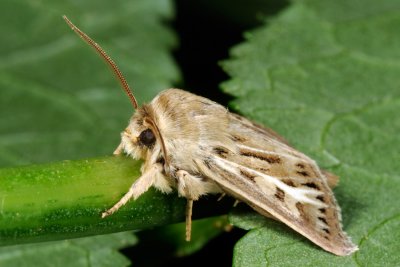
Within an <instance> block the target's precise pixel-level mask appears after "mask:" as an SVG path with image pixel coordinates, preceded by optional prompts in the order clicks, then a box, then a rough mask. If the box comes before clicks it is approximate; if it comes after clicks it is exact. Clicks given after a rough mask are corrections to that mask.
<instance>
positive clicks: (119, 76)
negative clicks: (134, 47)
mask: <svg viewBox="0 0 400 267" xmlns="http://www.w3.org/2000/svg"><path fill="white" fill-rule="evenodd" d="M63 19H64V20H65V22H66V23H67V24H68V25H69V27H71V29H72V30H73V31H74V32H76V33H77V34H78V35H79V36H80V37H81V38H82V39H83V40H84V41H85V42H86V43H87V44H88V45H90V46H91V47H93V48H94V49H95V50H96V51H97V53H98V54H99V55H100V56H101V57H102V58H103V59H104V60H105V61H106V62H107V64H108V65H109V66H110V67H111V69H112V71H113V72H114V74H115V76H117V79H118V80H119V82H120V83H121V85H122V88H123V89H124V91H125V92H126V94H127V95H128V97H129V99H130V100H131V103H132V105H133V107H134V108H135V109H137V108H138V104H137V101H136V98H135V96H134V95H133V93H132V91H131V89H130V87H129V85H128V83H127V81H126V79H125V77H124V75H122V72H121V71H120V70H119V68H118V66H117V64H115V62H114V60H112V59H111V58H110V56H109V55H107V53H106V52H105V51H104V50H103V48H101V46H100V45H98V44H97V43H96V42H95V41H93V40H92V39H91V38H90V37H89V36H87V35H86V34H85V33H84V32H83V31H81V30H80V29H79V28H78V27H76V26H75V25H74V24H73V23H72V22H71V21H70V20H69V19H68V18H67V16H65V15H64V16H63Z"/></svg>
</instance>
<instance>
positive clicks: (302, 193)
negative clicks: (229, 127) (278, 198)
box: [213, 156, 327, 207]
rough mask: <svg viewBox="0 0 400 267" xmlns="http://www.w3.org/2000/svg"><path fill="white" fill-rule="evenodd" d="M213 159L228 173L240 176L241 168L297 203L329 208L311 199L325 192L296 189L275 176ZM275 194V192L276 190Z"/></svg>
mask: <svg viewBox="0 0 400 267" xmlns="http://www.w3.org/2000/svg"><path fill="white" fill-rule="evenodd" d="M213 158H214V160H215V162H216V163H217V164H218V165H219V166H220V167H222V168H224V169H225V170H226V171H228V172H231V173H234V174H236V175H240V171H239V170H240V168H242V169H244V170H246V171H247V172H249V173H251V174H253V175H255V176H257V177H262V178H264V179H265V181H266V182H267V183H270V184H271V183H272V184H273V185H275V186H276V187H278V188H280V189H281V190H283V191H284V192H285V194H288V195H290V196H291V197H292V198H294V199H295V200H297V201H300V202H302V203H309V204H313V205H316V206H319V207H327V205H326V204H324V203H322V202H321V201H317V200H315V199H312V198H311V197H316V196H318V195H321V194H323V192H320V191H317V190H314V189H304V188H294V187H291V186H289V185H287V184H285V183H284V182H282V181H280V180H279V179H277V178H275V177H273V176H270V175H267V174H264V173H262V172H259V171H256V170H253V169H251V168H248V167H246V166H243V165H239V164H237V163H234V162H231V161H228V160H225V159H223V158H219V157H216V156H213ZM273 192H275V190H274V191H273Z"/></svg>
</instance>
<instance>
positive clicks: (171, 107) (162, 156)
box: [64, 16, 358, 256]
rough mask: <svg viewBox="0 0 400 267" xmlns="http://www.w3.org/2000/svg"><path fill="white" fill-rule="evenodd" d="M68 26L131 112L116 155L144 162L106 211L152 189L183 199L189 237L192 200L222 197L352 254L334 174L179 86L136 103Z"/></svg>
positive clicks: (277, 138)
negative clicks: (109, 77)
mask: <svg viewBox="0 0 400 267" xmlns="http://www.w3.org/2000/svg"><path fill="white" fill-rule="evenodd" d="M64 19H65V21H66V22H67V24H68V25H69V26H70V27H71V28H72V30H74V31H75V32H76V33H77V34H78V35H79V36H80V37H81V38H82V39H83V40H85V41H86V42H87V43H88V44H89V45H91V46H92V47H93V48H95V50H96V51H97V52H98V53H99V54H100V55H101V56H102V57H103V59H105V61H106V62H107V63H108V65H109V66H110V67H111V68H112V70H113V71H114V73H115V74H116V76H117V78H118V79H119V81H120V82H121V84H122V87H123V88H124V90H125V92H126V93H127V95H128V97H129V99H130V101H131V102H132V105H133V107H134V108H135V109H136V111H135V113H134V114H133V116H132V117H131V118H130V121H129V124H128V126H127V127H126V128H125V130H124V131H123V132H122V133H121V143H120V144H119V146H118V147H117V149H116V150H115V152H114V154H117V155H118V154H121V153H126V154H127V155H129V156H131V157H133V158H135V159H143V160H144V163H143V165H142V168H141V172H142V175H141V177H140V178H139V179H138V180H136V182H134V183H133V184H132V186H131V187H130V188H129V190H128V192H127V193H126V194H125V195H124V196H123V197H122V198H121V199H120V200H119V201H118V202H117V203H116V204H115V205H114V206H113V207H111V208H110V209H109V210H107V211H105V212H103V213H102V217H103V218H104V217H106V216H109V215H111V214H112V213H114V212H116V211H117V210H118V209H119V208H120V207H121V206H123V205H124V204H126V203H127V202H128V201H129V200H131V199H137V198H138V197H139V196H140V195H141V194H143V193H144V192H146V191H147V190H148V189H149V188H150V187H152V186H153V187H155V188H157V189H158V190H160V191H161V192H163V193H171V192H172V191H173V189H175V190H176V191H177V192H178V194H179V196H181V197H184V198H186V199H187V208H186V239H187V240H189V239H190V231H191V214H192V207H193V201H196V200H198V199H199V198H200V197H201V196H204V195H206V194H227V195H230V196H233V197H234V198H236V199H237V200H239V201H242V202H244V203H247V204H248V205H249V206H250V207H252V208H253V209H254V210H255V211H257V212H259V213H260V214H262V215H264V216H266V217H270V218H274V219H276V220H279V221H281V222H283V223H285V224H286V225H288V226H289V227H291V228H292V229H294V230H295V231H297V232H299V233H300V234H302V235H303V236H305V237H306V238H308V239H309V240H311V241H312V242H314V243H315V244H317V245H318V246H320V247H322V248H323V249H325V250H327V251H329V252H331V253H333V254H336V255H340V256H343V255H349V254H351V253H353V252H354V251H356V250H357V249H358V248H357V246H355V245H354V244H353V243H352V242H351V240H350V238H349V237H348V236H347V234H346V233H345V232H344V231H343V230H342V225H341V213H340V208H339V206H338V204H337V202H336V200H335V197H334V195H333V193H332V190H331V187H333V186H334V185H335V184H336V181H337V177H336V176H335V175H333V174H331V173H329V172H327V171H324V170H322V169H320V168H319V167H318V165H317V164H316V163H315V161H314V160H312V159H311V158H309V157H307V156H306V155H304V154H303V153H301V152H299V151H297V150H296V149H294V148H293V147H291V146H290V145H289V144H288V143H287V142H286V141H285V140H284V139H283V138H282V137H280V136H279V135H278V134H276V133H275V132H274V131H272V130H270V129H267V128H264V127H263V126H260V125H259V124H256V123H254V122H252V121H250V120H248V119H246V118H244V117H242V116H240V115H237V114H234V113H231V112H229V111H228V110H227V109H226V108H224V107H223V106H221V105H219V104H217V103H216V102H213V101H211V100H209V99H207V98H204V97H201V96H197V95H194V94H192V93H189V92H185V91H183V90H179V89H168V90H165V91H163V92H161V93H159V94H158V95H157V96H156V97H155V98H154V99H153V100H152V101H151V102H150V103H148V104H143V105H142V106H141V107H139V106H138V104H137V101H136V99H135V97H134V95H133V94H132V91H131V90H130V88H129V86H128V84H127V82H126V80H125V78H124V77H123V75H122V73H121V71H120V70H119V69H118V67H117V65H116V64H115V63H114V61H113V60H112V59H111V58H110V57H109V56H108V55H107V54H106V53H105V52H104V50H103V49H102V48H101V47H100V46H99V45H98V44H97V43H95V42H94V41H93V40H92V39H91V38H90V37H89V36H87V35H86V34H85V33H84V32H82V31H81V30H80V29H78V28H77V27H76V26H75V25H74V24H73V23H72V22H71V21H69V20H68V18H67V17H65V16H64Z"/></svg>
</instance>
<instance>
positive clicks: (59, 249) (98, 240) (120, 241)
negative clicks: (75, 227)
mask: <svg viewBox="0 0 400 267" xmlns="http://www.w3.org/2000/svg"><path fill="white" fill-rule="evenodd" d="M136 241H137V240H136V238H135V237H134V236H133V235H132V234H128V233H124V232H122V233H117V234H110V235H102V236H96V237H90V238H87V237H86V238H78V239H74V240H65V241H61V242H46V243H41V244H35V245H19V246H11V247H3V248H0V265H2V266H20V267H24V266H66V267H68V266H71V267H72V266H73V267H76V266H99V267H100V266H101V267H107V266H110V267H114V266H115V267H117V266H129V260H128V259H127V258H125V257H124V256H122V255H121V254H119V253H117V252H116V250H117V249H121V248H124V247H126V246H129V245H134V244H135V243H136Z"/></svg>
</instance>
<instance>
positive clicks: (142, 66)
mask: <svg viewBox="0 0 400 267" xmlns="http://www.w3.org/2000/svg"><path fill="white" fill-rule="evenodd" d="M110 10H112V12H110ZM172 13H173V12H172V6H171V2H170V1H169V0H153V1H148V0H140V1H128V2H127V1H123V0H119V1H113V2H109V1H102V2H99V1H84V2H79V3H78V2H76V1H62V2H60V1H46V0H45V1H39V2H37V1H36V2H29V1H23V0H16V1H14V0H5V1H2V3H1V8H0V33H1V35H2V36H4V37H5V38H2V41H1V44H0V56H1V62H0V114H1V118H0V166H9V165H17V164H18V165H20V164H28V163H40V162H48V161H56V160H63V159H78V158H88V157H94V156H99V155H107V154H111V153H112V151H113V150H114V149H115V148H116V146H117V145H118V143H119V139H120V136H119V132H121V131H122V129H123V128H124V127H125V126H126V124H127V122H128V119H129V117H130V116H131V114H132V113H133V109H132V106H131V105H130V103H129V100H128V98H127V96H126V95H125V94H124V93H123V92H122V90H121V88H120V85H119V83H118V82H117V81H116V80H115V77H114V76H113V74H112V72H111V71H110V70H109V69H108V68H107V66H106V64H105V63H104V62H103V61H102V60H101V59H100V57H99V56H98V55H97V54H96V53H95V52H94V50H93V49H92V48H90V47H89V46H88V45H87V44H85V43H84V42H83V41H82V40H81V39H80V38H79V37H78V36H77V35H76V34H74V33H73V32H72V31H71V29H70V28H69V27H68V26H67V25H66V23H65V22H64V20H63V19H62V17H61V16H62V15H64V14H65V15H67V16H68V17H69V18H70V19H71V20H72V21H73V22H74V23H75V24H76V25H77V26H78V27H80V28H81V29H82V30H83V31H85V32H86V33H87V34H88V35H89V36H91V37H92V38H93V39H94V40H95V41H97V42H98V43H99V44H100V45H101V46H102V47H103V48H104V49H105V50H106V51H107V52H108V54H109V55H110V56H111V57H112V58H113V59H114V60H115V62H116V63H117V64H118V65H119V67H120V69H121V70H122V72H123V73H124V74H125V76H126V78H127V80H128V83H129V84H130V85H131V86H132V87H133V91H134V94H135V95H136V97H137V98H138V101H139V103H142V102H144V101H149V100H151V99H152V98H153V97H154V96H155V95H156V94H157V93H158V92H159V91H161V90H163V89H166V88H168V87H170V86H171V84H172V83H173V82H174V81H177V80H178V79H179V73H178V70H177V67H176V66H175V64H174V62H173V61H172V58H171V55H170V50H171V49H172V48H173V47H174V46H175V45H176V38H175V36H174V35H173V34H172V33H171V31H170V30H169V29H168V28H166V27H165V26H164V25H163V24H162V23H161V22H160V21H161V20H163V19H170V18H171V17H172V15H173V14H172Z"/></svg>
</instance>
